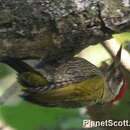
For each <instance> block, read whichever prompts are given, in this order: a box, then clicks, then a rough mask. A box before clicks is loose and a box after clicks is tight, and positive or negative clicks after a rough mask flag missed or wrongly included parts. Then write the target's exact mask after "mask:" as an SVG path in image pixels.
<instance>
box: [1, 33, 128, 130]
mask: <svg viewBox="0 0 130 130" xmlns="http://www.w3.org/2000/svg"><path fill="white" fill-rule="evenodd" d="M114 37H115V38H116V39H117V40H118V41H119V42H120V43H122V44H123V45H124V47H125V48H127V49H128V50H129V51H130V43H129V44H128V43H125V42H126V41H130V33H129V32H126V33H122V34H118V35H114ZM90 51H91V52H92V51H93V52H94V53H93V54H94V55H93V57H94V59H97V62H99V61H100V60H105V59H107V58H109V55H108V54H107V53H106V51H104V49H103V47H102V46H101V45H97V46H95V47H94V48H93V50H90ZM98 51H100V52H103V53H104V54H105V55H103V56H104V58H105V59H103V58H102V57H101V56H98V55H97V54H99V53H97V52H98ZM100 54H101V55H102V53H100ZM100 54H99V55H100ZM96 56H97V57H98V58H96ZM88 57H89V56H88ZM90 57H92V55H91V56H90ZM100 57H101V58H100ZM94 61H95V60H94ZM126 75H127V76H128V77H130V74H129V72H126ZM15 81H16V74H15V71H14V70H12V69H11V68H9V67H8V66H6V65H3V64H0V95H2V93H3V92H4V91H5V89H6V88H8V87H9V86H12V85H13V84H15ZM93 109H94V112H92V113H90V115H91V116H96V117H95V119H97V120H98V119H99V118H100V119H105V118H106V119H111V118H112V119H115V120H123V119H127V120H130V96H129V89H128V92H127V93H126V95H125V97H124V99H123V100H122V101H121V102H120V103H119V104H118V105H117V106H115V107H112V108H109V109H108V108H107V109H106V110H105V109H104V108H101V107H96V108H93ZM103 114H104V115H103ZM108 115H109V116H108ZM89 118H91V117H90V116H89V114H83V110H80V109H67V108H66V109H63V108H47V107H41V106H38V105H34V104H31V103H28V102H25V101H23V100H22V101H20V102H17V101H14V103H10V105H9V104H5V105H2V106H0V130H4V129H2V128H1V126H2V125H5V126H8V130H9V129H10V130H46V129H48V130H66V129H80V128H81V127H82V121H83V119H89ZM126 129H127V128H126Z"/></svg>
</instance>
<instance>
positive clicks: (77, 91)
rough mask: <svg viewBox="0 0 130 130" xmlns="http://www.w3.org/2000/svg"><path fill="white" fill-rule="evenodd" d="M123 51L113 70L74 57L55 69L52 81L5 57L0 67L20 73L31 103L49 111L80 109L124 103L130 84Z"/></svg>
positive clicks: (40, 70)
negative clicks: (122, 65) (125, 70)
mask: <svg viewBox="0 0 130 130" xmlns="http://www.w3.org/2000/svg"><path fill="white" fill-rule="evenodd" d="M121 50H122V47H120V49H119V51H118V52H117V55H116V57H115V58H114V60H113V62H112V63H111V65H110V66H108V67H107V68H105V71H102V70H101V69H100V68H98V67H96V66H95V65H93V64H92V63H90V62H89V61H87V60H86V59H83V58H79V57H73V58H71V59H70V60H68V61H67V62H65V63H62V64H60V65H59V66H58V67H56V68H55V70H54V72H53V74H51V79H48V77H47V76H46V75H45V73H43V71H42V69H43V68H44V65H43V66H42V67H41V68H40V69H39V68H37V67H36V66H35V67H32V66H31V65H29V64H27V63H26V62H25V61H23V60H20V59H18V58H16V57H4V58H2V59H1V60H0V62H1V63H4V64H7V65H9V66H10V67H12V68H13V69H14V70H16V72H17V81H18V83H19V84H20V86H21V91H22V92H23V93H22V94H21V95H20V96H21V97H22V98H23V99H24V100H25V101H28V102H31V103H34V104H37V105H41V106H46V107H65V108H78V107H83V106H87V105H90V106H91V105H94V104H107V103H113V102H115V101H117V100H121V99H122V98H123V96H124V95H125V92H126V90H127V87H128V84H127V80H126V78H125V75H124V72H123V70H122V67H121V63H120V58H121Z"/></svg>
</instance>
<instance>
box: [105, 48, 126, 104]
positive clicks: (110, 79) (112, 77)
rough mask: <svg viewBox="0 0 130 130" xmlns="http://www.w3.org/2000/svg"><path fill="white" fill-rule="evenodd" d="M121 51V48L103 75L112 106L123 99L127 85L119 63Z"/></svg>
mask: <svg viewBox="0 0 130 130" xmlns="http://www.w3.org/2000/svg"><path fill="white" fill-rule="evenodd" d="M121 51H122V47H120V49H119V51H118V52H117V55H116V57H115V58H114V60H113V63H112V64H111V65H110V66H109V67H108V68H107V69H106V72H105V73H104V75H105V79H106V81H107V86H108V90H109V91H110V93H111V95H112V99H111V101H110V102H111V103H112V104H115V103H116V102H118V101H120V100H121V99H122V98H123V97H124V95H125V92H126V90H127V88H128V83H127V80H126V77H125V75H124V71H123V68H122V65H121V62H120V60H121Z"/></svg>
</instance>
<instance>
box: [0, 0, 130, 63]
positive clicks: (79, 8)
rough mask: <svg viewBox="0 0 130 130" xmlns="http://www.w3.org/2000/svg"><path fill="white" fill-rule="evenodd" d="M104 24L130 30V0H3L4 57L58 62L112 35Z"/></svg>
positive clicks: (0, 34) (0, 39)
mask: <svg viewBox="0 0 130 130" xmlns="http://www.w3.org/2000/svg"><path fill="white" fill-rule="evenodd" d="M98 5H100V9H99V6H98ZM99 14H100V16H99ZM101 18H102V20H101ZM103 24H104V25H105V26H106V27H107V28H108V29H109V30H111V31H112V32H115V33H120V32H123V31H129V30H128V29H129V28H128V27H129V26H130V8H129V3H127V5H126V3H124V0H114V1H113V0H109V1H108V0H100V1H99V0H82V1H81V0H67V1H66V0H53V1H52V0H37V1H36V0H8V1H5V0H1V1H0V57H3V56H15V57H18V58H23V59H24V58H25V59H26V58H27V59H32V58H42V59H43V61H44V62H45V63H49V64H57V63H58V62H61V60H63V61H65V60H66V59H68V58H70V57H72V56H74V55H75V54H76V53H78V52H80V51H81V50H82V49H84V48H85V47H87V46H89V45H91V44H96V43H97V42H99V41H104V40H107V39H109V37H111V34H110V33H108V32H107V31H106V30H104V29H103V28H102V26H103Z"/></svg>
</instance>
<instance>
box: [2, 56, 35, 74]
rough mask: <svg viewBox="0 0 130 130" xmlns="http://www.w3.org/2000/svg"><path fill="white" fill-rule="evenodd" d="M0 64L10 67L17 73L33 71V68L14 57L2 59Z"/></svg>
mask: <svg viewBox="0 0 130 130" xmlns="http://www.w3.org/2000/svg"><path fill="white" fill-rule="evenodd" d="M0 63H4V64H7V65H9V66H10V67H12V68H13V69H14V70H16V71H17V72H18V73H23V72H34V71H35V70H34V69H33V67H31V66H30V65H28V64H27V63H25V62H23V61H22V60H20V59H18V58H14V57H3V58H1V59H0Z"/></svg>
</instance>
